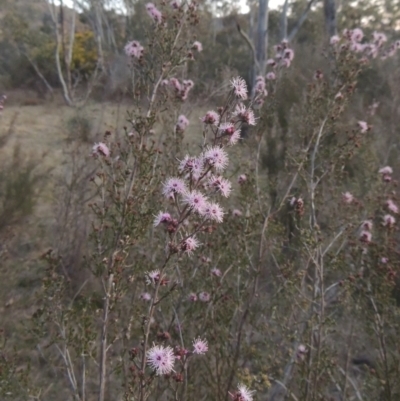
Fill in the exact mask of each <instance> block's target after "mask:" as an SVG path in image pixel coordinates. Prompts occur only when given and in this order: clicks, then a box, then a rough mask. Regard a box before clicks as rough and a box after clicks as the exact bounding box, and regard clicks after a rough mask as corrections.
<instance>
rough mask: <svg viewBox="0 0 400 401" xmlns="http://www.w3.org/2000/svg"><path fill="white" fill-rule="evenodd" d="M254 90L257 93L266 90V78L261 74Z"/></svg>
mask: <svg viewBox="0 0 400 401" xmlns="http://www.w3.org/2000/svg"><path fill="white" fill-rule="evenodd" d="M254 90H255V92H256V93H264V91H265V79H264V77H262V76H261V75H259V76H258V77H257V78H256V84H255V86H254Z"/></svg>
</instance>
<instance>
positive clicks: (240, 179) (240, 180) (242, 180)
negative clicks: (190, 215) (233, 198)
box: [238, 174, 247, 185]
mask: <svg viewBox="0 0 400 401" xmlns="http://www.w3.org/2000/svg"><path fill="white" fill-rule="evenodd" d="M246 181H247V176H246V174H241V175H239V177H238V184H239V185H242V184H244V183H245V182H246Z"/></svg>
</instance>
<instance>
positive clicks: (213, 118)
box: [201, 110, 219, 125]
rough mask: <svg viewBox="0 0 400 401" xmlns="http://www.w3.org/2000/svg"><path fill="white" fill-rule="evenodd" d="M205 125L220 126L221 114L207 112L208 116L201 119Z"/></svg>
mask: <svg viewBox="0 0 400 401" xmlns="http://www.w3.org/2000/svg"><path fill="white" fill-rule="evenodd" d="M201 121H203V123H204V124H211V125H218V123H219V114H218V113H216V112H215V111H212V110H210V111H207V113H206V115H205V116H204V117H202V118H201Z"/></svg>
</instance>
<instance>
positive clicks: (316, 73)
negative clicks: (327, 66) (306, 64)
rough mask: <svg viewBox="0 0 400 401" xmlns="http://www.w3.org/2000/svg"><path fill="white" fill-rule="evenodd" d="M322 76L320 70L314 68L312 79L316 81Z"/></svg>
mask: <svg viewBox="0 0 400 401" xmlns="http://www.w3.org/2000/svg"><path fill="white" fill-rule="evenodd" d="M323 77H324V74H323V73H322V71H321V70H316V71H315V73H314V79H316V80H317V81H319V80H321V79H322V78H323Z"/></svg>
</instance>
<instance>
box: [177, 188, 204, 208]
mask: <svg viewBox="0 0 400 401" xmlns="http://www.w3.org/2000/svg"><path fill="white" fill-rule="evenodd" d="M183 202H184V203H185V204H187V205H188V206H189V208H190V209H192V210H194V211H195V212H197V213H203V209H204V207H205V206H206V204H207V198H206V197H205V196H204V195H203V194H202V193H201V192H199V191H196V190H194V191H192V192H187V193H185V194H184V197H183Z"/></svg>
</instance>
